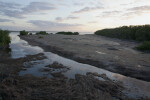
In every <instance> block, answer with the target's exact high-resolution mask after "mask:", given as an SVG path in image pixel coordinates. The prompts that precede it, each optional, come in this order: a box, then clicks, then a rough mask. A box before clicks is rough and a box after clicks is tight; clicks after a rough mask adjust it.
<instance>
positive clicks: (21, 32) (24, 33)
mask: <svg viewBox="0 0 150 100" xmlns="http://www.w3.org/2000/svg"><path fill="white" fill-rule="evenodd" d="M28 34H29V32H27V31H25V30H23V31H20V35H28Z"/></svg>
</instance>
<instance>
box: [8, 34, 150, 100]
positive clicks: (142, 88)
mask: <svg viewBox="0 0 150 100" xmlns="http://www.w3.org/2000/svg"><path fill="white" fill-rule="evenodd" d="M10 36H11V37H12V43H11V46H10V47H11V49H12V58H19V57H24V56H26V55H31V54H32V55H34V54H38V53H41V52H43V49H42V48H40V47H37V46H31V45H28V43H27V42H26V41H24V40H20V38H19V37H18V36H16V35H15V34H10ZM43 53H44V54H45V56H46V57H47V59H44V60H39V61H34V62H33V61H31V62H28V63H25V64H31V63H32V66H31V67H30V68H27V70H25V71H21V72H20V73H19V74H20V75H24V74H32V75H35V76H47V77H51V75H50V74H48V73H47V72H40V71H39V69H41V68H45V66H46V65H49V64H52V63H53V62H55V61H57V62H59V63H61V64H63V65H64V66H67V67H69V68H70V70H68V71H67V72H64V73H63V74H64V75H65V76H67V77H68V78H74V75H75V74H83V75H85V74H86V73H87V72H97V73H98V74H106V75H107V77H109V78H110V79H112V80H117V81H120V82H122V83H123V84H124V85H125V87H126V90H125V91H123V92H124V93H126V94H127V95H129V96H130V97H140V96H143V95H145V96H148V97H149V96H150V82H144V81H141V80H137V79H135V78H130V77H126V76H123V75H120V74H116V73H112V72H109V71H106V70H103V69H101V68H97V67H94V66H91V65H87V64H81V63H78V62H76V61H73V60H70V59H66V58H64V57H60V56H58V55H56V54H53V53H50V52H43Z"/></svg>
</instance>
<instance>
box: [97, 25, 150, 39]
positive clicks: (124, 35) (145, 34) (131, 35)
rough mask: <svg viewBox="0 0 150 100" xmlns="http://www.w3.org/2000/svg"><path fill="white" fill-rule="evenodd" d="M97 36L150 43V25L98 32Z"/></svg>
mask: <svg viewBox="0 0 150 100" xmlns="http://www.w3.org/2000/svg"><path fill="white" fill-rule="evenodd" d="M95 34H97V35H102V36H107V37H113V38H119V39H127V40H136V41H150V25H140V26H122V27H118V28H112V29H103V30H99V31H96V32H95Z"/></svg>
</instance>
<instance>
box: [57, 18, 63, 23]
mask: <svg viewBox="0 0 150 100" xmlns="http://www.w3.org/2000/svg"><path fill="white" fill-rule="evenodd" d="M56 21H59V22H61V21H64V19H63V18H62V17H56Z"/></svg>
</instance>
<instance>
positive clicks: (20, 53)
mask: <svg viewBox="0 0 150 100" xmlns="http://www.w3.org/2000/svg"><path fill="white" fill-rule="evenodd" d="M10 37H11V44H10V48H11V50H12V52H11V56H12V58H20V57H25V56H27V55H34V54H38V53H41V52H43V49H42V48H40V47H38V46H31V45H29V44H28V42H26V41H24V40H21V39H20V38H19V37H18V36H17V33H11V34H10Z"/></svg>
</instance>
